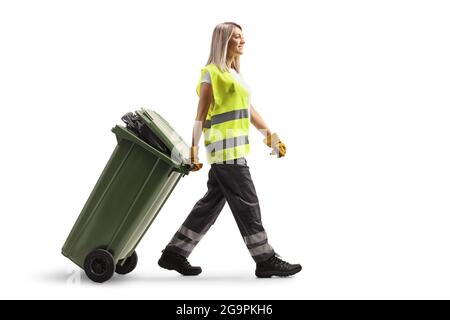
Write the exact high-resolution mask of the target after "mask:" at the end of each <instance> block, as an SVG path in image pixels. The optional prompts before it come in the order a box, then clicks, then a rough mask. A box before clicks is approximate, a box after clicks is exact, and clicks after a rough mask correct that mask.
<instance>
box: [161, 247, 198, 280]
mask: <svg viewBox="0 0 450 320" xmlns="http://www.w3.org/2000/svg"><path fill="white" fill-rule="evenodd" d="M162 253H163V254H162V255H161V258H160V259H159V261H158V264H159V266H160V267H161V268H164V269H167V270H176V271H178V272H179V273H181V274H182V275H184V276H196V275H198V274H200V273H201V272H202V268H200V267H193V266H191V264H190V263H189V261H188V260H187V259H186V257H184V256H182V255H181V254H178V253H175V252H171V251H168V250H163V251H162Z"/></svg>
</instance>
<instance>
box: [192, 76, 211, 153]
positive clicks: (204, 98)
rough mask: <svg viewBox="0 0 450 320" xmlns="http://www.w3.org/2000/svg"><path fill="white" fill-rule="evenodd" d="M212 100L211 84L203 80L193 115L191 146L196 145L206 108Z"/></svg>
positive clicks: (200, 133)
mask: <svg viewBox="0 0 450 320" xmlns="http://www.w3.org/2000/svg"><path fill="white" fill-rule="evenodd" d="M211 101H212V87H211V84H209V83H206V82H203V83H202V84H201V85H200V99H199V101H198V107H197V115H196V117H195V123H194V129H193V130H192V146H193V147H196V146H198V143H199V142H200V137H201V136H202V130H203V123H204V122H205V119H206V115H207V114H208V109H209V106H210V104H211Z"/></svg>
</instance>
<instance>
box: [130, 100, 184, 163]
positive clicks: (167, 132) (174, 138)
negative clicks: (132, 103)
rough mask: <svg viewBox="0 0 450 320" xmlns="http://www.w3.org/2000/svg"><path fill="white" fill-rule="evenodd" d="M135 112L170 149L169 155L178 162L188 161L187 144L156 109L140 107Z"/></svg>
mask: <svg viewBox="0 0 450 320" xmlns="http://www.w3.org/2000/svg"><path fill="white" fill-rule="evenodd" d="M136 114H137V115H138V116H139V117H141V118H142V120H143V121H144V123H145V124H146V125H147V126H148V127H149V128H150V130H152V132H153V133H154V134H156V135H157V136H158V138H159V139H160V140H161V141H162V142H163V143H164V144H165V145H166V147H167V148H168V149H169V150H170V151H171V154H170V157H171V158H172V159H173V160H174V161H176V162H178V163H188V160H187V159H188V158H189V146H188V145H187V144H186V142H185V141H184V140H183V138H182V137H181V136H180V135H179V134H178V133H177V132H176V131H175V130H174V129H173V128H172V126H171V125H170V124H169V123H168V122H167V121H166V120H165V119H164V118H163V117H162V116H160V115H159V114H158V113H157V112H156V111H153V110H148V109H146V108H141V110H137V111H136Z"/></svg>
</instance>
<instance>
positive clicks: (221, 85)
mask: <svg viewBox="0 0 450 320" xmlns="http://www.w3.org/2000/svg"><path fill="white" fill-rule="evenodd" d="M206 71H208V72H209V75H210V77H211V86H212V93H213V100H212V103H211V105H210V106H209V109H208V114H207V116H206V120H205V122H204V124H203V133H204V140H205V146H206V157H207V160H208V163H209V164H212V163H216V162H223V161H228V160H233V159H237V158H241V157H245V156H246V155H248V153H249V151H250V146H249V140H248V132H249V123H250V121H249V110H248V108H249V93H248V91H247V90H246V89H245V87H244V86H243V85H241V84H240V83H239V82H238V81H236V80H235V79H234V78H233V76H232V75H231V74H230V72H227V71H225V72H222V71H220V69H219V68H218V67H216V66H215V65H214V64H209V65H207V66H205V67H204V68H203V69H202V71H201V75H200V79H199V81H198V84H197V94H198V95H199V96H200V85H201V79H202V78H203V75H204V73H205V72H206Z"/></svg>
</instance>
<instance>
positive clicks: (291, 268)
mask: <svg viewBox="0 0 450 320" xmlns="http://www.w3.org/2000/svg"><path fill="white" fill-rule="evenodd" d="M300 270H302V266H301V265H299V264H290V263H288V262H286V261H283V260H281V259H280V258H279V256H278V255H277V254H274V255H273V256H272V257H270V258H269V259H267V260H265V261H263V262H258V263H257V264H256V270H255V275H256V276H257V277H258V278H270V277H271V276H278V277H287V276H292V275H294V274H296V273H297V272H300Z"/></svg>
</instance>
